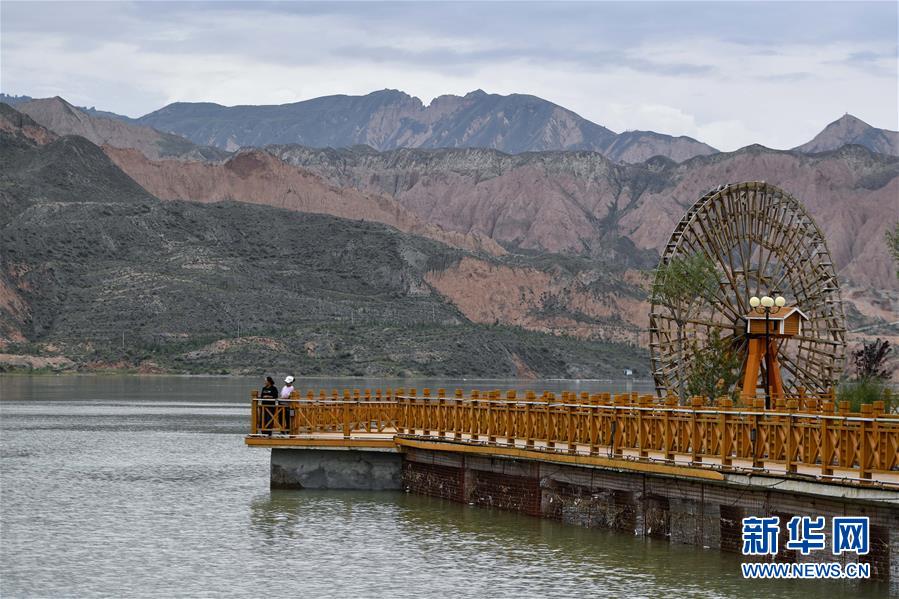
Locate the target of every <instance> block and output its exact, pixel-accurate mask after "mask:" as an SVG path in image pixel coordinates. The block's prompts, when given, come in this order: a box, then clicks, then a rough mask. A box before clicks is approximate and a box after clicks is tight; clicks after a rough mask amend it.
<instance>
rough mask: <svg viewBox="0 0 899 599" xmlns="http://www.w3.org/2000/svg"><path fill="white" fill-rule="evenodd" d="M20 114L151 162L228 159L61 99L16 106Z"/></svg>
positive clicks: (186, 141)
mask: <svg viewBox="0 0 899 599" xmlns="http://www.w3.org/2000/svg"><path fill="white" fill-rule="evenodd" d="M16 110H18V111H19V112H21V113H23V114H26V115H28V116H30V117H31V118H32V119H34V120H35V121H36V122H37V123H39V124H41V125H43V126H44V127H46V128H47V129H49V130H51V131H53V132H54V133H56V134H57V135H80V136H82V137H84V138H86V139H89V140H90V141H92V142H94V143H95V144H97V145H109V146H113V147H116V148H133V149H136V150H139V151H140V152H142V153H144V154H145V155H146V156H149V157H150V158H162V157H178V158H189V159H195V160H206V159H219V158H222V157H224V156H225V155H226V154H225V152H222V151H221V150H217V149H215V148H208V147H199V146H196V145H194V144H193V143H191V142H190V141H188V140H187V139H185V138H184V137H181V136H179V135H172V134H171V133H160V132H159V131H156V130H155V129H151V128H150V127H144V126H140V125H134V124H130V123H126V122H124V121H122V120H118V119H113V118H106V117H102V116H94V115H90V114H88V113H87V112H85V111H83V110H81V109H79V108H76V107H75V106H72V105H71V104H69V103H68V102H66V101H65V100H63V99H62V98H60V97H58V96H57V97H55V98H45V99H39V100H30V101H28V102H22V103H20V104H17V105H16Z"/></svg>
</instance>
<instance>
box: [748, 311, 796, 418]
mask: <svg viewBox="0 0 899 599" xmlns="http://www.w3.org/2000/svg"><path fill="white" fill-rule="evenodd" d="M786 303H787V301H786V300H785V299H784V298H783V297H781V296H779V295H778V296H777V297H776V298H772V297H771V296H768V295H764V296H762V297H761V299H759V298H758V297H756V296H752V297H751V298H749V306H750V307H751V308H752V310H753V311H754V312H756V313H757V314H763V313H764V315H765V409H766V410H770V409H771V337H770V335H771V324H770V322H771V315H772V314H777V313H778V312H780V309H781V308H783V307H784V304H786Z"/></svg>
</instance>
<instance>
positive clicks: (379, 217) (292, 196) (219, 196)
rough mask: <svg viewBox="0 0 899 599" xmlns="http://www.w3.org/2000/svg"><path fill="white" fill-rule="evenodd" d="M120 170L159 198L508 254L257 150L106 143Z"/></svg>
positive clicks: (493, 244)
mask: <svg viewBox="0 0 899 599" xmlns="http://www.w3.org/2000/svg"><path fill="white" fill-rule="evenodd" d="M104 150H105V151H106V153H107V154H108V155H109V157H110V158H112V160H113V162H115V163H116V164H117V165H118V166H119V168H121V169H122V170H123V171H125V172H126V173H128V175H130V176H131V177H132V178H133V179H134V180H135V181H137V182H138V183H140V184H141V185H142V186H143V187H144V188H145V189H147V190H148V191H150V192H151V193H153V195H155V196H156V197H158V198H162V199H164V200H190V201H195V202H221V201H225V200H236V201H241V202H250V203H254V204H264V205H267V206H274V207H277V208H286V209H288V210H294V211H298V212H312V213H318V214H330V215H332V216H339V217H341V218H349V219H354V220H363V221H374V222H379V223H384V224H386V225H390V226H393V227H396V228H397V229H399V230H401V231H406V232H409V233H415V234H417V235H423V236H426V237H430V238H432V239H436V240H439V241H442V242H443V243H447V244H449V245H452V246H455V247H459V248H464V249H469V250H472V251H483V252H487V253H489V254H493V255H500V254H502V253H504V250H503V249H502V247H500V246H499V245H498V244H497V243H496V242H494V241H493V240H492V239H490V238H489V237H487V236H486V235H482V234H478V233H473V234H465V233H459V232H455V231H446V230H443V229H442V228H441V227H440V226H439V225H432V224H430V223H427V222H426V221H423V220H422V219H421V218H419V217H418V216H416V215H414V214H412V213H410V212H409V211H408V210H406V209H405V208H403V207H402V206H401V205H400V204H399V203H397V201H396V200H394V199H393V198H391V197H389V196H386V195H380V194H375V193H369V192H360V191H358V190H355V189H340V188H337V187H335V186H333V185H330V184H328V183H327V182H326V181H324V180H322V179H321V177H319V176H318V175H315V174H313V173H311V172H309V171H306V170H304V169H300V168H297V167H294V166H291V165H289V164H286V163H284V162H282V161H281V160H279V159H277V158H275V157H274V156H272V155H270V154H268V153H265V152H261V151H257V150H248V151H245V152H241V153H239V154H237V155H235V156H233V157H232V158H230V159H229V160H227V161H225V162H224V163H201V162H183V161H173V160H158V161H153V160H149V159H147V158H146V157H145V156H143V155H142V154H140V153H139V152H137V151H134V150H123V149H118V148H113V147H108V146H107V147H105V148H104Z"/></svg>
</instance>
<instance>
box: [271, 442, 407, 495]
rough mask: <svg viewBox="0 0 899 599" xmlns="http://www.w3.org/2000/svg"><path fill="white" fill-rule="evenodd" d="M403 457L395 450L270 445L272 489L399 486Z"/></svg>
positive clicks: (378, 488) (399, 487)
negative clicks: (292, 447) (271, 446)
mask: <svg viewBox="0 0 899 599" xmlns="http://www.w3.org/2000/svg"><path fill="white" fill-rule="evenodd" d="M402 471H403V459H402V456H401V455H400V454H399V453H397V452H396V451H395V450H388V451H384V450H381V451H379V450H359V449H344V448H333V449H331V448H328V449H302V450H296V449H278V448H275V449H272V463H271V486H272V488H273V489H356V490H389V489H394V490H396V489H402V488H403V480H402Z"/></svg>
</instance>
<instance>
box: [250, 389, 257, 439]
mask: <svg viewBox="0 0 899 599" xmlns="http://www.w3.org/2000/svg"><path fill="white" fill-rule="evenodd" d="M258 398H259V391H256V390H253V392H252V393H251V394H250V410H251V412H250V431H251V434H253V435H257V434H259V413H258V410H259V399H258Z"/></svg>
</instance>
